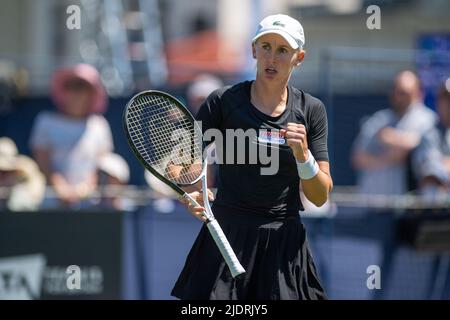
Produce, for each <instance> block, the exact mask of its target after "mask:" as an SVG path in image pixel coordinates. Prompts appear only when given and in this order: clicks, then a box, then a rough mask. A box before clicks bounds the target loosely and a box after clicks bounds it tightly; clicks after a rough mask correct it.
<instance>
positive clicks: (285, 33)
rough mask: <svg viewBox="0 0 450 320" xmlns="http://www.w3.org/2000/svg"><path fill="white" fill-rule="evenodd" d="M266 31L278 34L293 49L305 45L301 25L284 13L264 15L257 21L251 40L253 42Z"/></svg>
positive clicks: (266, 32)
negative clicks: (256, 27) (254, 33)
mask: <svg viewBox="0 0 450 320" xmlns="http://www.w3.org/2000/svg"><path fill="white" fill-rule="evenodd" d="M268 33H276V34H279V35H280V36H282V37H283V38H284V39H286V41H287V42H288V43H289V45H290V46H291V47H292V48H293V49H297V48H301V47H303V46H304V45H305V34H304V32H303V27H302V25H301V24H300V22H298V21H297V20H296V19H294V18H292V17H290V16H288V15H285V14H275V15H271V16H268V17H265V18H264V19H263V20H262V21H261V22H260V23H259V25H258V29H257V31H256V35H255V36H254V38H253V39H252V42H255V41H256V40H257V39H258V38H259V37H261V36H263V35H265V34H268Z"/></svg>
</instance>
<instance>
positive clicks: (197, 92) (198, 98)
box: [187, 74, 223, 188]
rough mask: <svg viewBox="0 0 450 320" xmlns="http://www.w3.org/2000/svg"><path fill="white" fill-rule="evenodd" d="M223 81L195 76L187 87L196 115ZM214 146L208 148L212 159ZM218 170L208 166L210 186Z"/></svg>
mask: <svg viewBox="0 0 450 320" xmlns="http://www.w3.org/2000/svg"><path fill="white" fill-rule="evenodd" d="M222 87H223V82H222V80H220V79H219V78H217V77H216V76H214V75H211V74H201V75H199V76H197V77H196V78H195V80H194V81H193V82H192V83H191V85H190V86H189V87H188V88H187V99H188V106H189V108H190V109H191V111H192V113H193V114H194V116H195V115H196V114H197V112H198V110H199V109H200V106H201V105H202V103H203V102H204V101H205V99H206V98H207V97H208V96H209V95H210V93H212V92H213V91H215V90H217V89H219V88H222ZM214 152H215V149H214V148H210V149H209V150H208V156H209V158H210V159H214ZM217 172H218V166H217V164H216V165H214V164H213V165H209V166H208V187H210V188H214V187H215V180H216V176H217Z"/></svg>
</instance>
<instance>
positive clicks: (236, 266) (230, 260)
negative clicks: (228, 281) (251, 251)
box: [206, 219, 245, 278]
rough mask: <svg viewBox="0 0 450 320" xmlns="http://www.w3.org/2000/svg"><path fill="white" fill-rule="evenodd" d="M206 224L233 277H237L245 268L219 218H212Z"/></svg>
mask: <svg viewBox="0 0 450 320" xmlns="http://www.w3.org/2000/svg"><path fill="white" fill-rule="evenodd" d="M206 226H207V227H208V229H209V232H210V233H211V236H212V237H213V239H214V241H215V242H216V245H217V247H218V248H219V250H220V253H221V254H222V256H223V258H224V259H225V262H226V263H227V265H228V268H229V269H230V271H231V275H232V276H233V278H236V277H237V276H238V275H240V274H243V273H245V269H244V268H243V267H242V265H241V263H240V262H239V260H238V258H237V257H236V254H235V253H234V251H233V249H232V248H231V246H230V243H229V242H228V240H227V238H226V237H225V234H224V233H223V231H222V228H221V227H220V225H219V223H218V222H217V220H216V219H212V220H210V221H209V222H208V223H207V224H206Z"/></svg>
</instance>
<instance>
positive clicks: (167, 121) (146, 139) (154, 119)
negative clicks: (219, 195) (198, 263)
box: [123, 90, 245, 278]
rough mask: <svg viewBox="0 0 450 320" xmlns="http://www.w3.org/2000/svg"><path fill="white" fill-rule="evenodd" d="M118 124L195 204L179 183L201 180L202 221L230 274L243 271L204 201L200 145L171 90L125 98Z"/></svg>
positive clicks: (152, 166)
mask: <svg viewBox="0 0 450 320" xmlns="http://www.w3.org/2000/svg"><path fill="white" fill-rule="evenodd" d="M123 123H124V128H125V132H126V136H127V139H128V143H129V145H130V147H131V149H132V150H133V152H134V154H135V156H136V157H137V159H138V160H139V161H140V162H141V164H142V165H143V166H144V167H145V168H146V169H147V170H149V171H150V172H151V173H152V174H153V175H155V177H157V178H158V179H160V180H161V181H162V182H164V183H165V184H167V185H168V186H169V187H170V188H172V189H173V190H174V191H175V192H176V193H177V194H178V195H179V196H180V197H182V198H184V199H187V200H188V201H189V202H190V203H191V204H192V205H194V206H199V204H198V203H197V202H196V201H195V199H194V198H192V197H191V196H190V195H189V194H188V193H186V192H184V191H183V189H181V187H182V186H189V185H193V184H195V183H197V182H198V181H199V180H201V181H202V196H203V202H204V206H203V207H204V208H205V211H204V212H203V215H204V217H205V218H206V226H207V227H208V230H209V232H210V233H211V236H212V238H213V239H214V241H215V243H216V245H217V247H218V248H219V250H220V253H221V254H222V256H223V258H224V260H225V262H226V264H227V265H228V267H229V269H230V271H231V275H232V276H233V278H234V277H237V276H238V275H240V274H242V273H244V272H245V270H244V268H243V267H242V265H241V264H240V262H239V260H238V259H237V257H236V255H235V253H234V251H233V249H232V248H231V246H230V244H229V242H228V240H227V238H226V237H225V234H224V233H223V231H222V229H221V227H220V225H219V223H218V222H217V220H216V219H215V217H214V215H213V213H212V210H211V207H210V205H209V201H208V194H207V192H206V190H207V184H206V181H207V177H206V171H207V170H206V168H207V161H206V152H204V151H205V150H204V149H205V144H204V143H203V138H202V130H201V128H200V126H199V125H198V123H197V122H196V121H195V119H194V117H193V116H192V115H191V113H190V112H189V111H188V110H187V109H186V107H185V106H184V105H183V104H182V103H181V102H180V101H178V100H177V99H176V98H174V97H172V96H171V95H169V94H167V93H164V92H161V91H156V90H149V91H144V92H141V93H138V94H137V95H135V96H134V97H133V98H132V99H131V100H130V101H129V102H128V104H127V105H126V107H125V110H124V113H123Z"/></svg>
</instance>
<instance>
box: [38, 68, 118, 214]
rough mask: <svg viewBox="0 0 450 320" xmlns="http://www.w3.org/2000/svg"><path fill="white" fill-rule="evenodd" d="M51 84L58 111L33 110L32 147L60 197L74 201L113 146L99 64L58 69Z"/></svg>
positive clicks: (83, 195) (94, 177)
mask: <svg viewBox="0 0 450 320" xmlns="http://www.w3.org/2000/svg"><path fill="white" fill-rule="evenodd" d="M51 87H52V88H51V94H52V98H53V100H54V102H55V105H56V107H57V110H58V112H42V113H40V114H39V115H38V116H37V118H36V120H35V123H34V126H33V130H32V134H31V148H32V151H33V156H34V158H35V159H36V161H37V163H38V165H39V167H40V168H41V170H42V172H44V173H45V175H46V177H47V181H48V182H49V184H50V185H52V186H53V188H54V190H55V192H56V194H57V197H58V199H59V200H61V203H62V204H65V205H68V206H76V205H78V204H80V203H81V202H82V201H83V199H85V198H87V197H88V196H89V194H90V193H91V192H92V191H93V190H94V189H95V188H96V186H97V163H98V159H99V158H100V157H101V156H102V155H103V154H105V153H109V152H111V151H112V150H113V141H112V135H111V129H110V127H109V124H108V122H107V121H106V119H105V118H104V117H103V116H102V113H103V112H104V111H105V110H106V102H107V98H106V93H105V90H104V88H103V86H102V84H101V81H100V76H99V74H98V72H97V70H96V69H95V68H94V67H92V66H90V65H86V64H80V65H76V66H74V67H71V68H64V69H61V70H58V71H57V72H56V73H55V74H54V76H53V79H52V84H51Z"/></svg>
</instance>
